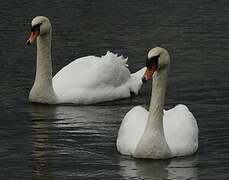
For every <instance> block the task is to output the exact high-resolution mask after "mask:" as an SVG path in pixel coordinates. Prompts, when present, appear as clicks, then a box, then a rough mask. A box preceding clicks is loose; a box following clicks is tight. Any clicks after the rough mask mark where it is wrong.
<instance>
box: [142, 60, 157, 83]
mask: <svg viewBox="0 0 229 180" xmlns="http://www.w3.org/2000/svg"><path fill="white" fill-rule="evenodd" d="M156 70H157V64H153V65H152V67H151V68H150V69H149V68H147V69H146V72H145V74H144V76H143V77H142V81H143V82H146V81H149V80H151V79H152V76H153V73H154V72H155V71H156Z"/></svg>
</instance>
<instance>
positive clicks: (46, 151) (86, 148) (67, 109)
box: [30, 104, 127, 177]
mask: <svg viewBox="0 0 229 180" xmlns="http://www.w3.org/2000/svg"><path fill="white" fill-rule="evenodd" d="M122 109H123V108H122V107H119V106H103V105H100V106H48V105H39V104H35V105H32V106H31V109H30V115H31V118H32V120H33V123H32V127H31V128H32V134H33V155H32V158H33V173H34V175H35V176H39V177H41V176H42V177H44V176H45V177H47V176H48V177H50V176H55V175H60V174H61V176H64V175H65V173H66V176H68V175H71V176H87V177H88V176H90V177H96V176H99V175H100V174H103V173H104V174H105V175H107V176H111V175H112V174H113V172H116V173H117V172H118V167H117V165H116V164H117V163H116V162H117V159H116V157H117V152H116V149H115V139H116V136H117V128H118V123H119V122H118V119H120V117H121V116H122V115H123V113H120V111H121V110H122ZM126 109H127V108H124V109H123V110H122V111H124V112H125V111H126ZM117 111H118V112H119V113H117ZM114 161H115V163H114ZM109 167H110V168H109ZM98 173H99V174H98ZM118 176H120V175H118Z"/></svg>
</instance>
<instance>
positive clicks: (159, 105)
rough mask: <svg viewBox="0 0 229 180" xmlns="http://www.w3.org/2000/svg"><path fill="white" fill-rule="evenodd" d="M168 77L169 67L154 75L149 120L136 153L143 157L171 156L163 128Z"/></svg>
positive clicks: (158, 157)
mask: <svg viewBox="0 0 229 180" xmlns="http://www.w3.org/2000/svg"><path fill="white" fill-rule="evenodd" d="M167 78H168V70H167V68H164V69H161V70H159V71H157V72H155V73H154V76H153V84H152V86H153V87H152V95H151V102H150V108H149V116H148V121H147V124H146V128H145V131H144V133H143V136H142V138H141V140H140V142H139V144H138V146H137V149H136V154H137V155H138V156H140V157H143V158H153V159H165V158H168V157H170V150H169V147H168V144H167V142H166V140H165V136H164V129H163V109H164V101H165V92H166V84H167Z"/></svg>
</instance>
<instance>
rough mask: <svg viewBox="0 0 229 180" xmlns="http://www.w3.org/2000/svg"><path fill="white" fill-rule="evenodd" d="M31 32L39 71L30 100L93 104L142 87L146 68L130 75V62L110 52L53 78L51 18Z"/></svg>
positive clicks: (82, 61)
mask: <svg viewBox="0 0 229 180" xmlns="http://www.w3.org/2000/svg"><path fill="white" fill-rule="evenodd" d="M31 30H32V32H31V36H30V38H29V39H28V41H27V43H28V44H31V43H34V42H35V40H36V39H37V71H36V78H35V82H34V85H33V88H32V89H31V91H30V95H29V100H30V101H32V102H38V103H46V104H58V103H73V104H93V103H98V102H104V101H111V100H116V99H121V98H127V97H130V95H131V92H133V93H135V94H138V91H139V89H140V88H141V86H142V81H141V78H142V76H143V73H144V68H143V69H141V70H139V71H138V72H136V73H134V74H131V73H130V71H129V69H128V68H127V66H128V65H127V58H123V56H118V55H116V54H113V53H112V52H107V54H106V55H104V56H102V57H96V56H86V57H82V58H78V59H76V60H74V61H73V62H71V63H70V64H68V65H67V66H65V67H64V68H62V69H61V70H60V71H59V72H58V73H57V74H56V75H55V76H54V77H53V78H52V60H51V39H52V38H51V32H52V27H51V23H50V21H49V19H48V18H46V17H44V16H37V17H35V18H34V19H33V20H32V29H31Z"/></svg>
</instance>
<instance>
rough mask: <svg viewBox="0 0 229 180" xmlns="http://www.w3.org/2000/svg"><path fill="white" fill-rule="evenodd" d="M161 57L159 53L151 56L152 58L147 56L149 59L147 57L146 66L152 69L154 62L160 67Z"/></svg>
mask: <svg viewBox="0 0 229 180" xmlns="http://www.w3.org/2000/svg"><path fill="white" fill-rule="evenodd" d="M159 57H160V55H158V56H153V57H151V58H149V59H148V58H147V59H146V67H147V68H148V69H151V68H152V65H153V64H156V65H157V67H158V59H159Z"/></svg>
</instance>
